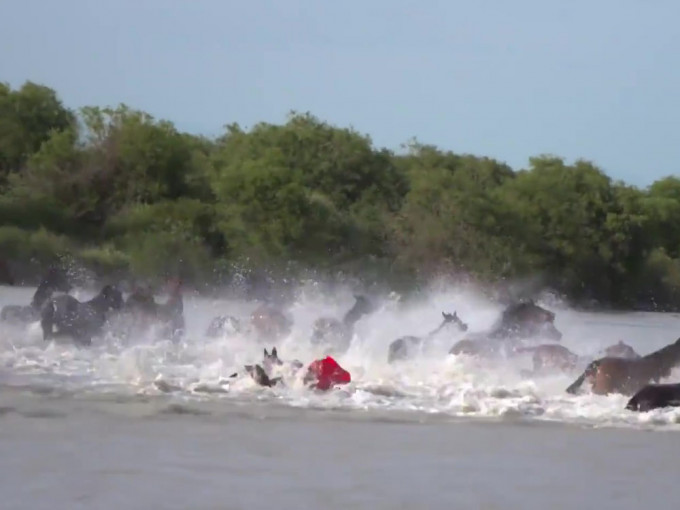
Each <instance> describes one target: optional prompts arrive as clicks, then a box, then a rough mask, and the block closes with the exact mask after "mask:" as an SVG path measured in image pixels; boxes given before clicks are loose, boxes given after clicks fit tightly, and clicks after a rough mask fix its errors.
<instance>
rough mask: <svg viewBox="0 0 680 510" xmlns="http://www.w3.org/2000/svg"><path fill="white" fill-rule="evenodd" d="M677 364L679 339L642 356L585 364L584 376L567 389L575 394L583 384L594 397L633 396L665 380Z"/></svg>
mask: <svg viewBox="0 0 680 510" xmlns="http://www.w3.org/2000/svg"><path fill="white" fill-rule="evenodd" d="M679 364H680V338H679V339H678V340H676V341H675V342H674V343H672V344H669V345H667V346H665V347H662V348H661V349H659V350H657V351H654V352H652V353H651V354H647V355H646V356H642V357H640V358H633V359H626V358H614V357H610V356H606V357H604V358H599V359H596V360H595V361H592V362H590V363H589V364H588V366H587V367H586V369H585V370H584V371H583V373H582V374H581V375H580V376H579V377H578V378H577V379H576V380H575V381H574V382H573V383H572V384H571V385H570V386H569V387H568V388H567V390H566V391H567V393H571V394H575V393H577V392H578V390H579V389H580V388H581V386H582V385H583V383H584V382H585V381H589V382H590V384H591V385H592V391H593V393H595V394H596V395H607V394H609V393H621V394H624V395H632V394H634V393H636V392H637V391H638V390H640V389H641V388H642V387H643V386H645V385H646V384H648V383H650V382H655V383H658V382H659V381H660V380H661V379H663V378H664V377H668V376H669V375H670V373H671V370H673V368H675V367H676V366H678V365H679Z"/></svg>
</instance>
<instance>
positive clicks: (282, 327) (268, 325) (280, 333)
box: [250, 305, 293, 341]
mask: <svg viewBox="0 0 680 510" xmlns="http://www.w3.org/2000/svg"><path fill="white" fill-rule="evenodd" d="M250 325H251V326H252V328H253V330H254V332H255V335H256V338H257V340H258V341H276V340H280V339H282V338H284V337H286V336H288V335H289V334H290V332H291V331H292V328H293V323H292V321H291V320H289V319H288V317H286V316H285V315H284V313H283V312H282V311H281V310H279V309H278V308H275V307H273V306H270V305H262V306H259V307H258V308H257V309H255V311H253V313H252V314H251V315H250Z"/></svg>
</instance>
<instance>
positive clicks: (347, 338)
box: [310, 294, 375, 353]
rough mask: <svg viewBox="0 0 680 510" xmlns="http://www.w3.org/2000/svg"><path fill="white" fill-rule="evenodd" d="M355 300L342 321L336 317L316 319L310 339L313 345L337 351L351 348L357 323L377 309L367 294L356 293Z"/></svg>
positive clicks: (340, 351) (341, 351)
mask: <svg viewBox="0 0 680 510" xmlns="http://www.w3.org/2000/svg"><path fill="white" fill-rule="evenodd" d="M354 300H355V301H354V306H352V308H350V309H349V310H348V311H347V313H346V314H345V315H344V317H343V318H342V321H340V320H338V319H336V318H334V317H321V318H319V319H317V320H316V321H314V325H313V326H312V337H311V339H310V341H311V343H312V345H315V346H324V347H326V348H330V349H331V350H332V351H333V352H336V353H343V352H346V351H347V350H348V349H349V346H350V343H351V341H352V336H353V335H354V326H355V324H356V323H357V322H358V321H359V320H360V319H361V318H362V317H363V316H364V315H367V314H369V313H371V312H372V311H373V310H374V309H375V307H374V306H373V305H372V304H371V302H370V301H369V300H368V298H366V296H362V295H357V294H355V295H354Z"/></svg>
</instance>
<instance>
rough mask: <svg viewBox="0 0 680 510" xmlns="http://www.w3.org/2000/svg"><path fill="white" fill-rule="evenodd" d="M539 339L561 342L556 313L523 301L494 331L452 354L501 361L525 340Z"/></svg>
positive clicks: (464, 342) (457, 346)
mask: <svg viewBox="0 0 680 510" xmlns="http://www.w3.org/2000/svg"><path fill="white" fill-rule="evenodd" d="M537 337H542V338H548V339H551V340H556V341H559V340H561V338H562V333H560V331H559V330H558V329H557V328H556V327H555V313H554V312H551V311H549V310H546V309H545V308H542V307H540V306H538V305H537V304H536V303H535V302H534V301H522V302H519V303H516V304H514V305H511V306H509V307H508V308H506V309H505V310H504V311H503V314H502V316H501V317H500V319H499V320H498V322H497V323H496V324H495V325H494V326H493V327H492V328H491V330H489V331H488V332H483V333H474V334H472V335H469V336H468V337H466V338H464V339H463V340H460V341H459V342H457V343H456V344H455V345H454V346H453V347H452V348H451V350H450V351H449V354H454V355H460V354H466V355H471V356H480V357H497V356H499V355H501V353H504V354H505V355H506V356H512V355H514V353H515V352H516V350H517V349H518V348H520V347H522V343H523V341H524V340H527V339H531V338H537Z"/></svg>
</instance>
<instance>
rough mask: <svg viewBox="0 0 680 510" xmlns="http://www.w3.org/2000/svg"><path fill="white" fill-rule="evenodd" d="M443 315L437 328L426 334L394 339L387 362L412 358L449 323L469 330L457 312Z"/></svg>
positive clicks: (462, 329)
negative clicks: (415, 352)
mask: <svg viewBox="0 0 680 510" xmlns="http://www.w3.org/2000/svg"><path fill="white" fill-rule="evenodd" d="M442 317H443V318H444V319H443V320H442V322H441V324H439V326H437V327H436V328H435V329H433V330H432V331H430V332H429V333H428V334H427V335H425V336H413V335H408V336H402V337H401V338H397V339H396V340H395V341H393V342H392V343H391V344H390V346H389V348H388V351H387V362H388V363H394V362H395V361H401V360H405V359H408V358H410V357H411V356H412V355H413V353H414V351H415V350H417V349H420V348H421V347H422V345H423V344H424V343H425V342H426V341H428V340H430V339H432V338H434V337H435V335H437V334H438V333H439V332H440V331H441V330H442V329H444V327H446V325H447V324H451V323H455V324H456V325H457V326H458V328H459V329H460V331H467V329H468V325H467V324H465V323H464V322H463V321H462V320H461V319H460V317H458V314H457V313H456V312H453V313H446V312H442Z"/></svg>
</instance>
